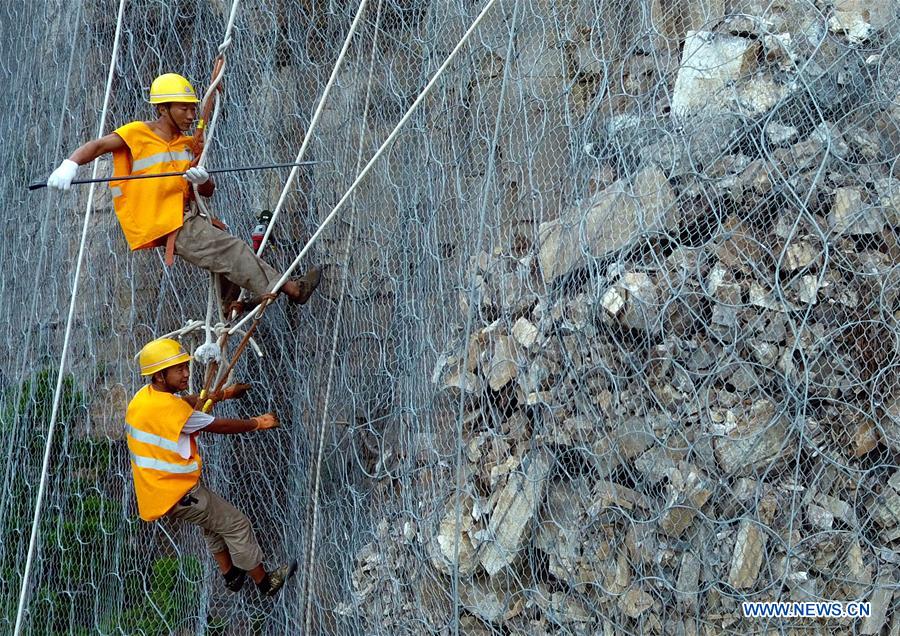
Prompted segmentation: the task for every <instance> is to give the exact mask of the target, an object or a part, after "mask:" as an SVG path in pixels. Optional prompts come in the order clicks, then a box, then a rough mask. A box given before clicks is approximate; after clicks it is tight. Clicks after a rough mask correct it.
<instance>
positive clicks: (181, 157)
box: [131, 150, 194, 173]
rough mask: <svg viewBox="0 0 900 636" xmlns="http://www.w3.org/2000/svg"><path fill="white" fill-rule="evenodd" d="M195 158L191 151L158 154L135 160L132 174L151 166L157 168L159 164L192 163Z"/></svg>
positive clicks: (132, 165)
mask: <svg viewBox="0 0 900 636" xmlns="http://www.w3.org/2000/svg"><path fill="white" fill-rule="evenodd" d="M193 158H194V155H192V154H191V151H190V150H182V151H180V152H158V153H156V154H155V155H150V156H149V157H141V158H140V159H135V160H134V162H133V163H132V164H131V172H132V173H135V172H140V171H141V170H146V169H147V168H150V167H151V166H155V165H156V164H158V163H168V162H170V161H191V160H192V159H193Z"/></svg>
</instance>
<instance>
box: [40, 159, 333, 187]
mask: <svg viewBox="0 0 900 636" xmlns="http://www.w3.org/2000/svg"><path fill="white" fill-rule="evenodd" d="M317 163H321V162H319V161H301V162H299V163H269V164H265V165H259V166H239V167H237V168H209V169H207V170H206V171H207V172H208V173H209V174H218V173H220V172H246V171H248V170H272V169H275V168H293V167H294V166H311V165H314V164H317ZM183 176H184V173H183V172H160V173H159V174H133V175H128V176H124V177H116V176H113V177H101V178H98V179H76V180H75V181H73V182H72V185H75V184H81V183H106V182H108V181H134V180H137V179H161V178H162V177H183ZM46 187H47V182H46V181H44V182H43V183H31V184H29V185H28V189H29V190H39V189H41V188H46Z"/></svg>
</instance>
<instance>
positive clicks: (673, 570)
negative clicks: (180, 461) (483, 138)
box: [357, 0, 900, 634]
mask: <svg viewBox="0 0 900 636" xmlns="http://www.w3.org/2000/svg"><path fill="white" fill-rule="evenodd" d="M801 5H803V6H801ZM807 5H808V3H807ZM807 5H805V4H803V3H793V2H776V3H767V2H747V3H744V4H742V5H741V8H742V10H741V11H738V10H734V11H731V9H730V8H729V5H727V3H716V2H705V3H691V6H690V7H687V6H685V5H682V4H679V3H663V2H659V3H653V6H652V7H651V10H650V12H649V14H648V15H649V16H650V17H651V19H652V20H653V21H654V27H655V30H654V36H653V37H650V38H649V39H648V41H643V40H641V41H639V42H636V43H635V44H634V48H633V49H632V50H633V51H634V50H636V51H638V53H636V54H635V56H634V57H633V58H631V59H629V60H627V61H624V62H622V69H621V70H620V71H614V70H610V68H609V67H608V66H603V64H601V61H602V60H601V59H600V58H599V57H592V48H591V47H592V46H593V45H595V44H597V45H599V44H600V43H601V42H608V41H609V40H610V39H614V38H613V36H612V35H611V34H610V33H609V32H608V30H601V31H597V33H596V34H595V33H594V32H593V31H591V29H590V28H588V27H587V26H582V27H581V28H580V29H579V28H574V29H572V30H570V31H567V33H571V34H573V35H572V38H573V39H572V41H571V42H570V48H569V49H568V55H569V58H568V63H569V64H571V65H573V67H577V68H579V69H581V70H580V72H581V73H582V75H578V76H577V77H578V78H580V79H579V80H576V83H577V82H579V81H580V82H588V81H595V80H596V81H598V82H599V81H601V80H600V79H598V78H599V76H600V75H601V74H603V73H607V74H608V73H613V74H614V73H615V72H620V73H621V75H620V76H619V79H620V80H621V82H622V86H624V85H625V84H626V83H627V84H628V86H631V87H636V86H639V85H641V84H640V82H641V81H642V79H641V78H646V77H647V75H640V73H641V72H645V71H640V72H638V71H637V70H638V69H647V68H652V69H653V70H654V71H657V72H658V71H662V72H663V76H664V77H665V78H666V79H665V80H664V81H662V83H659V84H656V87H657V89H658V90H659V93H658V94H655V95H653V96H652V98H651V97H650V96H649V95H647V94H642V95H638V94H626V93H627V91H624V90H622V91H619V92H618V93H616V91H615V89H613V88H608V89H607V90H608V91H609V93H610V94H612V93H616V96H617V98H616V99H613V98H611V97H609V95H607V96H606V97H603V96H602V95H600V94H598V95H597V96H595V99H596V100H597V101H596V102H595V106H596V109H597V110H598V112H599V111H602V112H603V116H604V121H603V122H602V125H594V128H593V129H594V130H596V131H598V132H597V136H596V139H594V140H592V141H591V143H590V144H588V145H587V146H586V150H587V151H588V152H589V154H590V158H591V161H593V164H592V167H591V169H590V170H591V172H590V175H589V177H587V178H586V179H585V184H586V186H585V191H584V192H583V193H578V194H576V195H575V196H574V197H573V198H574V199H575V202H573V203H566V204H564V205H562V206H560V211H559V213H558V214H557V215H553V214H551V215H550V216H549V217H547V218H544V217H542V218H541V223H540V224H539V226H538V227H537V229H536V231H535V232H533V234H532V235H531V236H530V237H527V236H526V237H525V238H524V239H523V241H522V242H521V243H520V244H518V245H516V246H515V248H510V249H508V250H504V249H501V248H496V247H495V248H493V249H492V250H487V249H485V250H484V251H483V252H482V253H478V254H472V255H471V256H470V258H469V261H468V269H467V276H466V279H467V280H471V281H475V286H476V290H477V293H473V294H463V298H462V299H461V303H460V314H459V316H458V320H457V322H458V325H459V329H458V330H457V331H456V332H455V335H454V336H452V337H451V338H450V339H449V340H448V341H447V343H446V346H445V349H444V351H443V353H442V354H441V355H440V358H439V360H438V364H437V366H436V368H435V371H434V374H433V376H432V378H431V380H432V383H433V386H434V387H435V390H436V391H438V392H439V393H440V392H447V393H448V394H449V395H451V396H452V397H453V399H454V400H455V404H458V405H461V406H462V411H463V422H462V426H461V429H460V430H461V432H462V437H461V438H460V439H458V440H456V442H455V443H456V444H459V445H460V447H461V448H462V449H464V450H463V452H462V454H461V455H460V457H461V462H462V463H461V465H457V466H456V467H455V471H456V474H457V475H458V477H459V479H458V480H457V481H456V482H454V483H453V485H452V487H451V492H450V493H449V496H447V497H445V498H443V499H441V500H440V501H439V502H438V503H437V505H436V507H435V509H434V511H433V513H432V514H431V516H430V517H428V519H427V520H425V521H424V523H423V525H422V526H420V532H421V536H419V537H418V538H417V539H416V541H413V542H412V544H413V545H410V546H409V548H408V550H409V553H410V554H414V553H415V551H416V550H418V549H420V547H421V546H425V547H426V550H428V551H430V552H429V554H431V555H432V567H433V576H435V577H436V578H438V579H439V580H441V581H444V582H445V583H447V582H449V581H450V580H451V579H453V577H456V579H455V580H456V584H457V585H458V587H459V590H460V591H459V598H460V600H461V604H462V607H463V618H464V619H465V620H461V625H465V626H466V629H467V630H469V631H471V633H485V634H487V633H497V632H498V631H504V632H505V633H556V632H557V631H562V632H565V633H585V634H588V633H590V634H594V633H616V632H617V631H625V632H628V633H652V634H670V633H672V634H675V633H679V634H717V633H744V632H747V631H752V630H753V629H757V628H758V625H753V624H752V623H751V621H749V620H748V619H745V618H744V617H743V616H742V615H741V611H740V601H742V600H772V599H780V600H815V599H823V598H835V599H865V600H869V601H871V603H872V604H873V615H872V616H870V617H868V618H867V619H866V620H865V621H863V622H861V623H859V624H855V625H850V624H849V623H847V624H844V623H841V624H839V625H838V624H836V625H835V626H834V627H833V629H832V628H831V627H830V628H829V629H830V630H831V631H834V632H835V633H841V634H850V633H855V632H854V631H853V630H854V629H861V630H862V633H872V634H874V633H881V631H882V630H884V629H893V630H894V632H896V631H897V630H898V629H900V628H898V626H900V616H898V615H897V612H896V611H895V610H894V607H895V606H894V605H891V603H892V601H891V599H892V598H893V596H892V593H891V591H890V590H891V589H892V586H896V584H897V583H898V582H900V577H898V568H897V566H898V565H900V559H897V557H896V554H895V550H896V549H897V547H898V542H900V477H898V475H900V470H898V467H897V464H896V457H895V455H894V453H896V452H897V451H898V449H900V441H898V440H900V424H898V422H900V407H898V403H900V384H898V383H897V382H896V380H895V378H894V377H893V376H894V375H895V373H894V360H895V358H896V356H897V354H898V353H900V352H898V351H897V349H896V346H897V345H896V343H897V341H898V340H897V333H898V331H897V325H898V324H900V322H898V310H897V307H898V306H900V291H898V281H900V279H898V277H897V274H896V272H895V271H894V270H895V268H896V265H897V262H898V259H900V243H898V238H897V230H898V228H900V212H898V204H900V198H898V192H900V187H898V183H900V181H898V175H897V174H896V172H895V169H896V166H895V163H896V162H894V161H893V160H894V158H895V156H896V154H893V155H892V154H890V152H886V151H885V147H886V146H885V143H886V142H884V139H885V138H884V137H883V136H881V134H882V133H880V132H879V131H880V130H883V128H879V126H882V125H883V123H884V122H885V121H886V119H885V118H889V117H894V114H893V111H892V110H891V109H890V108H888V107H885V109H881V107H880V106H876V104H877V103H880V102H878V100H877V99H876V98H875V95H876V94H878V91H887V93H891V94H894V93H896V92H897V88H898V86H896V85H895V84H893V83H891V82H892V81H893V80H886V79H884V78H881V77H880V76H879V78H876V77H875V76H874V75H869V74H867V73H868V71H866V70H865V69H866V68H867V67H866V64H875V65H878V66H879V68H882V67H885V68H886V67H887V66H890V67H891V68H900V60H898V59H897V53H896V51H893V50H891V51H888V50H881V51H880V52H878V53H874V54H872V55H877V56H878V57H877V58H873V59H872V60H871V61H869V62H866V61H865V60H858V59H857V57H856V56H855V54H854V53H853V51H855V48H854V47H857V46H859V45H860V43H863V42H866V43H873V42H877V41H879V40H877V38H878V37H879V36H880V34H883V33H887V32H891V33H893V32H895V31H890V29H892V28H893V29H896V22H895V19H896V15H895V14H896V7H895V6H893V5H891V3H878V2H876V3H863V2H852V1H849V0H848V1H847V2H835V3H834V6H833V8H832V10H830V11H829V12H827V13H820V12H819V11H813V10H811V9H810V7H809V6H807ZM730 11H731V12H730ZM623 15H624V14H623ZM573 16H574V17H573ZM580 16H581V14H580V13H578V12H573V13H572V15H571V16H569V17H568V18H567V19H571V20H576V21H577V20H579V19H583V18H582V17H580ZM567 25H568V26H572V23H570V22H567ZM575 26H576V27H577V24H576V25H575ZM628 32H629V33H630V31H628ZM623 33H625V31H623ZM595 38H596V39H595ZM667 39H668V40H667ZM825 42H827V44H825ZM673 43H675V45H673ZM669 46H672V47H673V48H667V47H669ZM677 46H680V52H679V50H678V48H675V47H677ZM663 50H665V51H666V53H665V59H667V60H669V61H670V62H671V63H662V62H660V63H659V65H650V66H647V65H646V60H643V59H640V58H642V56H649V55H651V54H652V55H656V56H658V57H656V58H653V59H654V60H659V59H662V57H663V53H662V51H663ZM547 55H548V56H549V55H550V54H547ZM538 58H540V59H543V58H542V57H540V56H538V57H537V58H535V59H538ZM548 59H549V58H548ZM554 59H555V58H554ZM673 60H674V62H673ZM554 63H555V62H554ZM551 67H552V65H549V66H548V65H547V64H543V65H541V66H540V68H541V69H548V68H551ZM536 68H537V67H536ZM838 68H841V69H843V70H838ZM626 69H628V70H627V71H626ZM554 72H559V71H558V70H557V71H554ZM646 72H648V73H649V71H646ZM594 73H596V74H597V77H595V76H594V75H592V74H594ZM633 73H637V75H634V74H633ZM858 73H863V75H864V76H865V78H868V79H862V80H860V79H858V77H859V76H858V75H857V74H858ZM592 78H593V79H592ZM533 81H534V80H533ZM663 84H664V85H665V88H663ZM888 85H889V86H890V88H885V87H887V86H888ZM536 86H538V87H539V88H540V90H541V91H543V93H542V94H545V95H546V94H547V91H548V87H549V86H552V82H548V81H547V78H546V76H544V75H542V76H541V81H540V82H539V83H538V84H537V85H536ZM578 86H579V88H578V90H579V91H582V90H584V88H585V87H584V85H583V84H579V85H578ZM552 92H553V91H550V93H552ZM573 92H577V91H573ZM826 94H828V95H829V97H827V98H826V97H825V95H826ZM578 95H579V96H583V94H582V93H580V92H579V93H578ZM835 95H837V97H835ZM575 99H576V98H575V97H574V96H573V100H575ZM642 99H645V101H641V100H642ZM826 101H827V102H828V104H829V105H828V106H827V107H824V106H822V104H824V103H825V102H826ZM842 101H843V102H844V103H841V102H842ZM660 104H665V108H666V109H667V112H666V113H665V116H660V115H661V114H662V113H663V109H662V108H661V107H660ZM817 105H818V107H820V108H824V110H819V111H816V107H817ZM876 111H877V112H876ZM573 112H580V111H577V108H576V109H575V111H573ZM584 112H588V111H587V110H585V111H584ZM892 121H893V120H892ZM898 124H900V119H898V120H897V121H896V122H893V123H892V125H893V126H896V125H898ZM541 148H545V147H544V146H541ZM544 158H545V159H546V157H544ZM579 197H580V198H579ZM470 319H471V322H470ZM466 325H470V328H469V329H468V330H466V328H465V326H466ZM456 418H457V415H456V414H455V413H454V414H453V416H452V418H451V419H453V421H456ZM453 430H454V431H455V430H456V429H455V428H454V429H453ZM454 434H455V433H454ZM369 548H371V546H370V547H369ZM369 548H367V549H369ZM361 567H362V566H361ZM394 576H395V578H397V576H399V575H397V574H395V575H394ZM357 600H358V602H359V603H360V607H363V608H369V607H370V605H371V595H367V594H364V593H361V594H360V595H359V596H358V597H357ZM372 607H373V608H374V606H372ZM365 611H367V612H368V611H369V610H368V609H366V610H365ZM375 614H376V611H375V610H374V609H372V610H371V614H370V615H372V616H373V617H374V616H375ZM700 616H702V617H703V618H702V620H701V619H700V618H698V617H700ZM377 620H378V621H379V622H380V624H382V625H383V624H390V619H385V618H384V617H383V616H378V617H377ZM385 620H387V623H385ZM393 624H394V625H395V626H398V625H401V624H403V623H402V620H398V621H396V622H395V623H393ZM779 627H780V628H784V629H786V630H791V629H794V628H798V629H802V628H803V627H802V626H801V623H800V622H796V621H785V622H783V623H782V624H780V626H779ZM435 629H436V630H438V631H439V629H440V628H439V627H437V626H435ZM892 633H893V632H892Z"/></svg>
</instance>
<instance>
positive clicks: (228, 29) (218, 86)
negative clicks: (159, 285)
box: [191, 0, 262, 413]
mask: <svg viewBox="0 0 900 636" xmlns="http://www.w3.org/2000/svg"><path fill="white" fill-rule="evenodd" d="M239 7H240V0H233V2H232V4H231V12H230V13H229V16H228V22H227V23H226V25H225V33H224V35H223V36H222V42H221V44H219V49H218V55H217V56H216V58H215V59H214V60H213V71H212V77H211V79H210V82H209V86H208V87H207V89H206V92H205V93H204V94H203V99H202V100H201V101H200V120H199V122H198V123H197V130H196V132H195V134H194V138H193V143H192V149H193V152H194V161H193V165H195V166H199V167H201V168H202V167H204V166H205V165H206V159H207V154H208V152H209V148H210V146H211V145H212V140H213V136H214V134H215V131H216V124H217V123H218V120H219V112H220V110H221V99H220V95H221V92H222V82H223V80H224V77H225V67H226V65H227V61H228V58H227V56H226V53H227V52H228V49H229V48H230V47H231V42H232V35H231V33H232V31H233V30H234V23H235V20H236V18H237V12H238V8H239ZM210 113H212V114H210ZM191 187H192V192H193V197H192V198H191V205H192V206H194V205H195V206H197V209H198V210H199V211H200V213H201V215H202V216H203V217H204V218H206V220H207V222H209V223H212V218H213V215H212V213H211V212H210V210H209V208H208V207H207V205H206V202H205V201H204V200H203V197H202V196H201V195H200V192H199V190H198V186H197V185H195V184H192V186H191ZM218 290H219V275H218V274H213V273H210V275H209V289H208V292H207V303H206V322H205V324H204V331H205V334H206V339H205V341H204V343H203V344H202V345H200V346H199V347H197V349H196V350H195V351H194V354H193V356H192V358H194V357H196V359H197V360H198V361H200V362H202V363H204V364H206V374H205V379H204V382H203V388H202V389H201V391H200V400H201V404H202V406H201V410H202V411H203V412H205V413H209V411H210V410H211V409H212V406H213V400H211V399H209V394H210V389H211V386H212V384H213V382H214V380H215V378H216V377H217V373H218V367H219V361H220V360H221V356H222V352H224V351H225V347H226V345H227V341H228V336H229V334H228V333H227V332H225V331H224V329H220V328H217V327H214V326H213V324H212V322H213V312H215V311H216V310H218V315H219V319H220V321H219V324H220V325H221V324H222V323H224V316H223V312H222V299H221V298H220V296H219V291H218ZM213 333H216V336H217V341H216V342H213ZM251 333H252V332H251ZM249 337H250V336H249V335H248V336H247V338H246V339H248V340H249ZM253 346H254V349H255V350H256V351H257V353H258V354H259V355H262V351H260V349H259V347H258V346H256V344H255V343H253ZM227 377H228V376H227V374H226V375H225V376H224V378H225V379H227ZM223 382H224V380H223Z"/></svg>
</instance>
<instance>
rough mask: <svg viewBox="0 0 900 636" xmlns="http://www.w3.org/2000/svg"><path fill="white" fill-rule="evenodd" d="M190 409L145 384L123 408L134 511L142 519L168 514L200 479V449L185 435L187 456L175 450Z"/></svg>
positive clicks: (170, 396) (184, 403) (189, 406)
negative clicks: (188, 440) (188, 441)
mask: <svg viewBox="0 0 900 636" xmlns="http://www.w3.org/2000/svg"><path fill="white" fill-rule="evenodd" d="M193 412H194V409H192V408H191V405H190V404H188V403H187V402H185V401H184V400H182V399H181V398H180V397H177V396H176V395H173V394H172V393H166V392H165V391H157V390H155V389H154V388H153V387H152V386H150V385H149V384H148V385H147V386H145V387H144V388H143V389H141V390H140V391H138V392H137V394H135V396H134V397H133V398H132V399H131V402H130V403H129V404H128V410H127V411H126V412H125V424H126V430H127V436H126V437H127V440H128V450H129V452H130V454H131V472H132V475H133V476H134V494H135V495H136V496H137V503H138V512H139V513H140V515H141V519H143V520H144V521H153V520H154V519H159V518H160V517H162V516H163V515H164V514H166V513H167V512H169V510H171V509H172V507H173V506H174V505H175V504H176V503H178V500H179V499H181V498H182V497H184V495H185V493H187V491H189V490H190V489H191V488H193V487H194V485H195V484H196V483H197V482H198V481H199V480H200V468H201V466H202V462H201V461H200V453H199V452H198V450H197V442H196V440H195V439H194V437H193V436H191V456H190V457H189V458H188V459H185V458H184V457H182V456H181V455H179V454H178V436H179V435H180V434H181V429H182V428H184V424H185V422H187V421H188V418H189V417H190V416H191V413H193Z"/></svg>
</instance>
